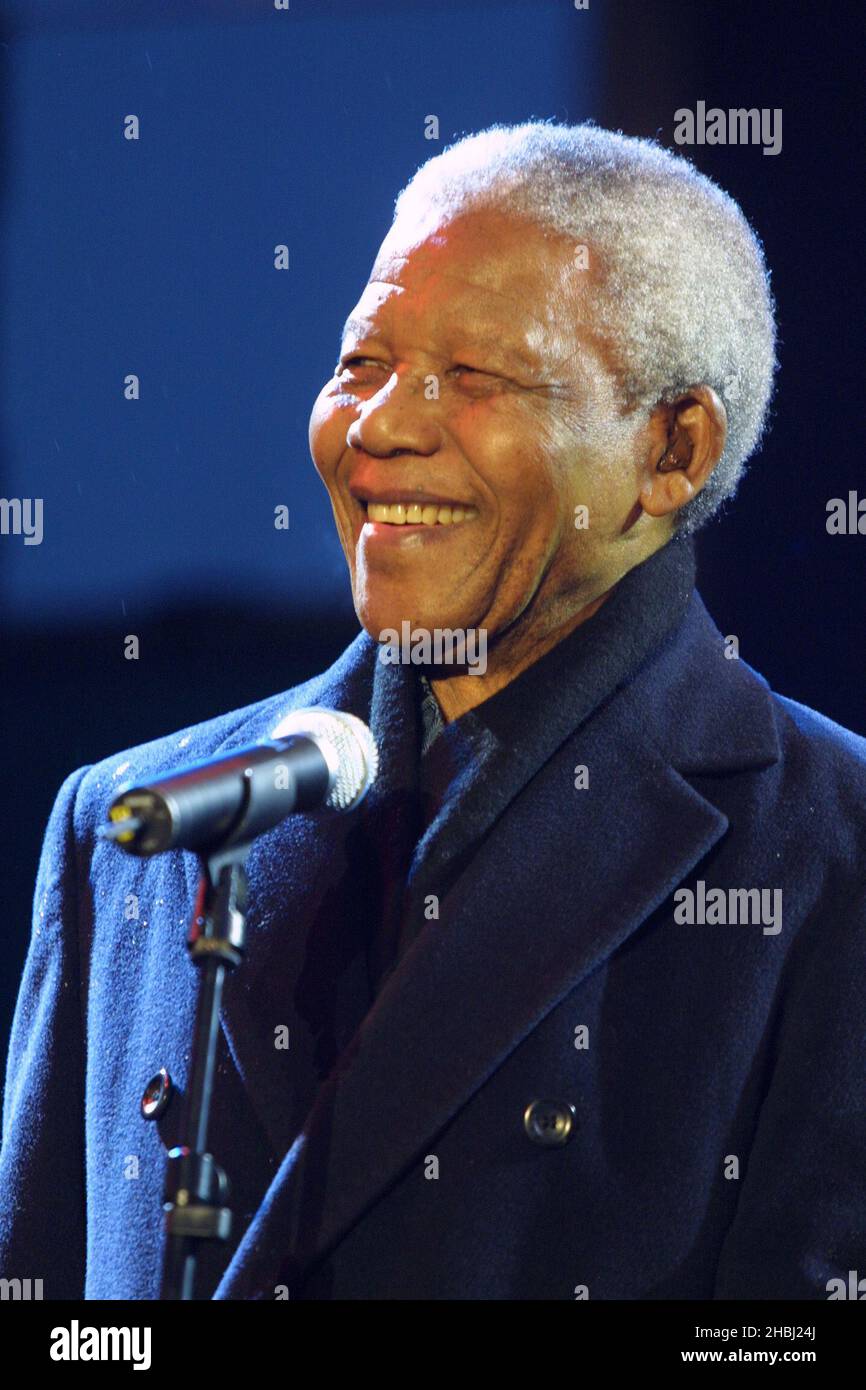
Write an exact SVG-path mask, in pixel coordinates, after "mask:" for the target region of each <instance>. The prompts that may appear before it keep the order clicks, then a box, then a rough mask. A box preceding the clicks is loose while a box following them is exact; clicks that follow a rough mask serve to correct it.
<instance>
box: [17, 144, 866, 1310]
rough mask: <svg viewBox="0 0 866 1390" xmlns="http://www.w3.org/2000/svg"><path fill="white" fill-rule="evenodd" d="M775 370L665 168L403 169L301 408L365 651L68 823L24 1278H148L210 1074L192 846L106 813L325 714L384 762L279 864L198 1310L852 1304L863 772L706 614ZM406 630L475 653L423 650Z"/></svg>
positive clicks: (226, 1116)
mask: <svg viewBox="0 0 866 1390" xmlns="http://www.w3.org/2000/svg"><path fill="white" fill-rule="evenodd" d="M774 359H775V354H774V327H773V312H772V302H771V298H770V293H769V288H768V279H767V274H766V270H765V267H764V264H763V259H762V254H761V250H760V246H759V243H758V241H757V240H756V238H755V236H754V235H753V233H752V232H751V231H750V229H749V227H748V225H747V223H746V221H745V220H744V218H743V216H742V214H741V213H740V211H739V210H738V208H737V207H736V205H735V204H734V203H733V202H732V201H731V200H730V199H729V198H728V197H726V196H725V195H724V194H723V193H722V192H720V190H719V189H718V188H716V187H715V186H714V185H713V184H712V183H710V181H709V180H707V179H706V178H704V177H702V176H701V175H700V174H698V173H697V172H696V171H695V170H694V169H693V168H692V167H691V165H689V164H688V163H686V162H685V161H684V160H682V159H680V158H677V157H675V156H673V155H671V154H669V153H667V152H666V151H664V150H663V149H661V148H659V147H658V146H656V145H654V144H651V143H647V142H643V141H639V140H634V139H629V138H626V137H623V136H621V135H614V134H610V133H608V132H605V131H603V130H600V129H597V128H594V127H589V126H580V127H575V128H568V127H562V126H556V125H552V124H545V123H541V124H530V125H525V126H519V127H514V128H499V127H497V128H493V129H491V130H490V131H486V132H483V133H482V134H480V135H476V136H472V137H469V138H467V139H465V140H462V141H460V142H459V143H457V144H456V145H454V146H452V147H451V148H450V149H448V150H446V151H445V152H444V153H443V154H441V155H439V156H438V157H437V158H434V159H432V160H431V161H429V163H427V164H426V165H425V166H424V167H423V168H422V169H421V170H420V171H419V172H418V174H417V175H416V176H415V178H414V179H413V180H412V181H411V183H410V184H409V185H408V187H407V188H406V189H405V190H404V191H403V193H402V194H401V196H400V198H399V200H398V202H397V207H396V214H395V218H394V222H393V225H392V227H391V229H390V231H389V232H388V235H387V236H386V238H385V241H384V243H383V245H382V247H381V249H380V251H379V253H378V256H377V257H376V262H375V265H374V267H373V270H372V272H371V274H370V278H369V281H368V283H367V285H366V287H365V288H364V290H363V293H362V294H361V297H360V299H359V301H358V303H357V304H356V306H355V308H354V309H353V310H352V313H351V315H350V317H349V319H348V321H347V323H346V327H345V331H344V335H343V342H342V347H341V353H340V360H339V363H338V365H337V367H336V368H335V371H334V374H333V376H332V378H331V379H330V381H329V382H328V383H327V384H326V386H325V387H324V389H323V391H322V392H321V394H320V396H319V398H318V400H317V402H316V404H315V407H314V410H313V415H312V420H311V427H310V442H311V449H312V454H313V458H314V461H315V464H316V467H317V469H318V471H319V473H320V475H321V477H322V479H323V481H324V483H325V485H326V487H327V489H328V492H329V494H330V498H331V502H332V505H333V510H334V516H335V519H336V524H337V527H338V530H339V534H340V539H341V541H342V544H343V548H344V550H345V553H346V558H347V561H348V564H349V569H350V572H351V578H352V586H353V591H354V597H355V604H356V608H357V612H358V616H359V619H360V622H361V624H362V627H363V629H364V630H363V632H362V633H361V634H360V635H359V636H358V638H357V640H356V641H355V642H354V643H353V644H352V646H351V647H350V648H349V649H348V651H346V652H345V653H344V654H343V656H342V657H341V658H340V659H339V661H338V662H337V663H336V664H335V666H334V667H333V668H332V669H331V670H329V671H327V672H326V673H325V674H324V675H322V676H320V677H318V678H316V679H314V680H312V681H310V682H309V683H308V684H306V685H304V686H301V687H300V688H298V689H295V690H292V691H289V692H288V693H287V694H282V695H279V696H277V697H275V698H272V699H267V700H265V701H262V702H261V703H260V704H257V705H255V706H253V707H251V708H248V709H244V710H240V711H236V712H235V713H233V714H230V715H226V716H224V717H222V718H219V719H215V720H211V721H209V722H207V723H204V724H201V725H198V726H197V727H195V728H193V729H189V730H185V731H183V734H182V736H181V735H178V734H175V735H172V736H170V737H167V738H164V739H160V740H158V741H156V742H155V743H151V744H147V745H144V746H142V747H138V748H134V749H132V750H131V751H128V752H126V753H123V754H122V755H119V756H118V757H116V758H112V759H108V760H106V761H105V762H103V763H99V764H97V765H95V766H94V767H92V768H90V769H82V770H81V771H79V772H77V773H75V774H73V775H72V776H71V777H70V778H69V779H68V780H67V781H66V783H65V784H64V786H63V788H62V790H61V792H60V795H59V798H58V800H57V803H56V806H55V808H54V811H53V813H52V817H51V821H50V824H49V828H48V832H47V837H46V842H45V847H44V851H43V858H42V862H41V867H40V874H39V881H38V884H37V891H36V901H35V926H34V934H33V938H32V944H31V948H30V954H29V957H28V962H27V967H26V972H25V976H24V980H23V983H22V988H21V995H20V1001H19V1007H18V1012H17V1016H16V1022H15V1028H14V1034H13V1039H12V1046H11V1052H10V1058H9V1069H8V1083H7V1089H6V1097H5V1142H4V1147H3V1151H2V1173H0V1204H2V1214H0V1249H2V1270H0V1272H2V1274H3V1275H5V1276H7V1277H20V1278H26V1277H31V1278H42V1279H43V1280H44V1287H45V1293H46V1296H53V1297H59V1298H80V1297H82V1296H87V1297H92V1298H152V1297H155V1296H156V1295H157V1293H158V1291H159V1287H160V1285H159V1279H160V1260H161V1247H162V1232H161V1227H160V1220H159V1208H160V1199H161V1192H162V1182H163V1170H164V1166H165V1148H166V1146H168V1145H170V1144H171V1143H172V1142H173V1139H174V1137H175V1136H176V1123H177V1118H176V1117H177V1114H178V1110H179V1101H180V1096H179V1095H175V1097H174V1098H173V1099H171V1098H170V1099H169V1103H168V1105H167V1107H166V1109H165V1110H164V1112H163V1113H162V1114H161V1115H160V1117H159V1118H158V1119H157V1120H156V1122H155V1123H150V1124H148V1123H147V1122H146V1121H145V1120H143V1119H142V1117H141V1112H140V1104H139V1103H140V1099H141V1096H142V1091H143V1089H144V1087H145V1086H146V1084H147V1082H148V1080H149V1078H150V1077H151V1076H152V1075H153V1074H154V1073H156V1072H157V1071H158V1070H159V1069H160V1068H165V1070H166V1072H167V1073H168V1075H169V1077H170V1078H171V1086H172V1088H173V1091H174V1092H175V1093H181V1094H182V1093H183V1090H184V1086H185V1084H186V1081H187V1077H188V1071H187V1066H188V1053H189V1036H190V1023H191V1018H192V1012H193V1003H194V995H195V984H196V981H195V978H194V971H193V968H192V966H191V965H190V964H189V962H188V961H187V960H186V958H185V955H184V930H183V928H184V923H185V921H186V919H187V917H188V914H189V911H190V905H191V902H192V898H193V893H194V889H195V881H196V862H195V860H194V859H193V858H192V856H190V855H188V854H185V853H180V852H173V853H167V854H164V855H160V856H157V857H156V858H154V859H151V860H147V861H145V860H141V859H131V858H129V857H126V856H123V855H121V854H119V853H118V851H117V850H116V849H115V848H114V847H112V846H110V845H107V844H105V843H102V842H99V841H97V840H96V839H95V830H96V828H97V826H98V825H99V823H100V822H101V821H102V820H104V818H105V813H106V807H107V804H108V802H109V801H110V799H111V796H112V794H113V792H114V791H115V790H116V788H117V786H118V779H119V777H120V776H121V775H122V776H123V778H124V779H129V778H134V779H135V780H136V781H139V782H140V781H143V780H145V779H147V778H148V777H153V776H154V775H156V774H158V773H162V772H165V771H167V770H169V769H170V768H172V767H176V766H178V765H180V764H185V763H188V762H190V761H193V760H195V759H199V758H207V757H211V756H214V755H216V754H217V753H220V752H224V751H228V750H230V749H232V748H235V747H241V746H243V745H246V744H249V743H250V742H253V741H255V740H257V739H259V738H265V737H267V736H268V735H269V734H270V733H271V732H272V731H273V729H274V728H275V726H276V725H278V723H279V722H280V720H281V719H282V717H283V716H284V715H285V714H286V712H287V711H289V710H291V709H296V708H303V707H306V706H312V705H322V706H327V707H333V708H336V709H341V710H345V711H348V712H351V713H353V714H355V715H357V716H359V717H360V718H362V719H363V720H365V721H366V722H367V723H369V724H370V726H371V728H372V730H373V733H374V736H375V738H376V740H377V743H378V745H379V752H380V763H381V771H380V775H379V778H378V780H377V782H376V784H375V785H374V787H373V789H372V790H371V792H370V794H369V796H368V797H367V799H366V801H365V802H364V803H363V805H362V806H361V807H360V809H359V810H357V811H356V812H355V813H353V814H350V815H347V816H344V817H334V818H332V819H330V820H329V819H327V818H325V817H322V816H317V815H294V816H290V817H288V818H287V819H285V820H284V821H282V822H281V823H280V824H279V825H277V826H276V827H275V828H274V829H272V830H271V831H269V832H268V833H267V834H265V835H263V836H261V837H260V839H259V840H257V841H256V843H255V845H254V847H253V850H252V853H251V856H250V865H249V870H250V906H249V945H248V952H247V957H246V959H245V961H244V963H243V964H242V966H241V968H240V970H239V971H238V972H237V974H236V975H235V976H233V977H232V979H231V980H230V982H229V986H228V989H227V992H226V998H225V1006H224V1009H223V1013H222V1017H221V1033H220V1040H219V1049H220V1050H219V1056H218V1067H217V1076H216V1092H215V1097H214V1114H213V1122H212V1128H211V1148H212V1151H213V1153H214V1155H215V1156H216V1158H217V1159H218V1161H219V1162H220V1163H221V1164H222V1165H223V1166H224V1167H225V1168H226V1169H227V1170H228V1172H229V1173H230V1175H231V1177H232V1179H233V1183H234V1203H233V1205H234V1209H235V1213H236V1223H235V1230H234V1233H233V1235H232V1238H231V1240H230V1242H229V1244H228V1246H227V1247H225V1246H219V1245H215V1246H213V1247H212V1248H211V1250H210V1252H209V1254H208V1257H207V1259H206V1260H205V1261H204V1262H203V1269H202V1278H201V1282H200V1290H199V1291H200V1294H201V1295H202V1296H205V1297H209V1296H214V1297H216V1298H220V1299H222V1298H227V1299H238V1298H257V1299H280V1298H285V1297H290V1298H292V1299H332V1298H333V1299H392V1298H399V1299H404V1298H417V1299H428V1298H466V1299H547V1298H551V1299H574V1298H590V1299H684V1298H685V1299H698V1298H717V1299H727V1298H759V1299H761V1298H764V1299H773V1298H780V1297H791V1298H802V1299H825V1298H828V1297H833V1296H836V1292H835V1291H836V1290H837V1289H838V1288H839V1287H842V1285H843V1284H844V1285H845V1287H846V1288H847V1286H848V1282H849V1281H850V1271H852V1270H853V1271H861V1272H862V1273H863V1274H866V1123H864V1101H863V1076H864V1067H866V1047H864V1025H863V1017H864V998H863V983H862V982H863V979H864V946H866V921H864V894H863V873H862V854H863V842H864V815H863V809H862V808H863V800H864V794H866V744H864V741H863V740H862V739H859V738H857V737H855V736H854V735H853V734H851V733H848V732H847V731H845V730H844V729H841V728H839V727H837V726H836V725H834V724H832V723H830V722H829V721H828V720H826V719H824V718H822V717H821V716H820V715H818V714H815V713H813V712H812V711H810V710H808V709H805V708H804V707H802V706H800V705H797V704H795V703H793V702H792V701H790V700H787V699H784V698H781V697H780V696H777V695H774V694H773V693H772V692H771V691H770V690H769V689H768V687H767V685H766V683H765V682H764V681H763V679H762V678H761V677H760V676H759V675H757V674H756V673H755V672H754V671H753V670H751V669H750V668H749V667H748V666H747V665H746V664H745V662H744V661H742V660H739V659H737V653H736V650H735V648H734V647H733V645H732V644H731V643H730V642H727V641H726V640H725V639H723V637H722V635H721V634H720V632H719V631H718V630H717V628H716V627H715V625H714V624H713V622H712V620H711V618H710V617H709V615H708V614H707V611H706V609H705V608H704V606H703V604H702V602H701V600H700V598H699V596H698V595H697V593H696V592H695V590H694V550H693V546H694V542H693V540H692V535H693V533H694V532H695V531H696V530H697V529H698V528H699V527H700V526H702V525H703V524H704V523H705V522H706V521H707V520H708V519H709V518H710V517H711V516H712V515H713V514H714V513H715V512H716V511H717V510H718V508H719V507H720V505H721V504H722V502H723V501H724V500H725V499H726V498H729V497H730V496H731V495H732V494H733V493H734V491H735V489H736V486H737V483H738V480H739V477H740V474H741V471H742V468H743V465H744V461H745V460H746V458H747V457H748V456H749V454H750V453H751V451H752V450H753V449H754V447H755V445H756V443H757V441H758V439H759V437H760V433H761V429H762V425H763V421H764V417H765V412H766V409H767V403H768V399H769V396H770V391H771V384H772V377H773V370H774V365H775V360H774ZM783 486H784V480H780V487H783ZM406 624H408V625H410V628H411V633H412V634H413V635H414V634H418V633H420V634H422V636H423V635H424V634H426V635H427V636H431V635H435V634H437V633H438V634H440V635H442V634H444V633H448V634H450V636H451V637H453V635H454V634H455V633H457V634H462V635H463V637H464V638H466V639H467V642H466V643H465V644H464V646H463V649H462V657H460V659H458V660H457V661H456V662H450V661H449V655H450V653H449V651H448V649H447V647H443V646H442V645H441V644H440V646H439V647H438V648H436V647H435V644H434V645H431V646H430V647H429V649H428V650H429V651H430V652H433V651H436V652H438V655H437V656H436V658H435V660H431V662H430V664H428V665H426V666H424V667H422V666H420V665H418V664H416V662H415V660H411V659H410V660H406V659H401V658H405V655H406V653H405V651H404V650H403V647H402V644H401V645H400V646H399V647H398V646H395V644H394V642H393V638H392V637H390V636H387V634H394V633H401V632H403V631H404V625H406ZM470 633H471V634H474V635H475V639H476V641H475V645H474V646H472V647H471V648H470V646H469V645H468V635H469V634H470ZM482 639H483V640H482ZM431 641H432V637H431ZM389 643H390V647H389V645H388V644H389ZM479 643H480V645H479ZM412 650H413V653H415V654H417V651H418V650H420V651H421V652H422V653H423V651H424V650H425V648H424V646H423V642H422V644H421V646H420V648H416V647H414V646H413V648H412ZM470 650H471V651H472V652H473V653H474V654H475V656H476V657H477V656H479V655H480V654H481V653H483V657H484V659H483V660H475V661H472V662H470V661H469V660H468V657H467V653H468V652H469V651H470ZM458 656H459V653H458ZM383 657H386V658H387V659H384V660H383V659H382V658H383ZM130 903H134V904H135V905H136V909H137V915H135V914H133V915H132V916H131V915H130V910H129V904H130ZM286 1040H288V1045H286ZM167 1094H168V1092H167Z"/></svg>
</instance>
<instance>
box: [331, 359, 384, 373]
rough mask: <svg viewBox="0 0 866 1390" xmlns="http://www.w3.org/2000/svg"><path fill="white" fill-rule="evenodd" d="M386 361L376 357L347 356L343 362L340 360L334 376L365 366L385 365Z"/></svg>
mask: <svg viewBox="0 0 866 1390" xmlns="http://www.w3.org/2000/svg"><path fill="white" fill-rule="evenodd" d="M383 366H384V363H382V362H379V361H377V359H376V358H375V357H346V358H345V359H344V360H343V361H342V362H338V363H337V365H336V367H335V368H334V376H346V375H347V374H348V373H350V372H353V371H355V370H357V369H358V368H364V367H379V368H381V367H383Z"/></svg>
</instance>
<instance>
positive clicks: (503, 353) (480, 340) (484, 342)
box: [340, 315, 541, 372]
mask: <svg viewBox="0 0 866 1390" xmlns="http://www.w3.org/2000/svg"><path fill="white" fill-rule="evenodd" d="M378 337H381V331H380V330H379V329H378V328H377V327H376V325H375V323H374V322H373V321H372V320H371V319H369V318H356V317H354V316H353V315H350V316H349V318H347V319H346V322H345V324H344V325H343V332H342V334H341V337H340V343H341V344H342V343H344V342H345V341H346V339H347V338H356V339H359V340H363V339H365V338H367V339H373V338H378ZM463 345H464V347H465V348H466V349H471V350H472V351H474V352H480V353H490V354H491V356H492V357H494V358H495V359H496V360H498V361H514V362H518V363H520V365H521V366H523V367H525V368H526V369H527V371H531V372H537V371H538V370H539V367H540V365H541V364H540V362H539V360H538V357H537V355H536V354H535V353H533V352H532V351H531V350H529V349H526V348H524V347H522V346H521V344H520V343H518V342H516V341H511V342H509V341H508V340H507V339H506V338H504V337H503V336H502V334H501V333H496V332H485V333H477V332H476V333H471V334H469V335H465V336H464V338H463Z"/></svg>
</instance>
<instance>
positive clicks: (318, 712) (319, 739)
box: [98, 709, 379, 857]
mask: <svg viewBox="0 0 866 1390" xmlns="http://www.w3.org/2000/svg"><path fill="white" fill-rule="evenodd" d="M378 770H379V754H378V750H377V748H376V743H375V740H374V738H373V735H372V734H371V733H370V730H369V729H368V728H367V725H366V724H364V723H363V721H362V720H360V719H357V718H356V717H355V715H353V714H345V713H344V712H343V711H342V710H329V709H300V710H295V711H294V712H293V713H292V714H287V715H286V716H285V718H284V719H282V720H281V721H280V723H279V724H278V725H277V727H276V728H275V729H274V731H273V733H272V734H271V736H270V739H269V740H266V741H263V742H261V743H253V744H249V745H248V746H247V747H245V748H236V749H235V750H234V751H233V752H231V753H228V754H226V755H225V756H224V757H220V758H207V759H205V760H204V761H202V762H198V763H191V764H190V765H189V766H187V767H182V768H179V769H178V770H177V771H175V772H170V773H169V774H168V775H167V776H165V777H158V778H156V779H155V780H154V781H152V782H147V783H145V784H142V785H140V786H134V785H129V784H128V785H127V786H126V787H125V788H122V789H121V791H120V793H119V794H118V795H117V796H116V797H115V799H114V801H112V803H111V805H110V807H109V809H108V817H109V819H108V823H107V824H106V825H104V826H102V827H101V828H100V830H99V831H98V834H99V835H100V836H101V838H103V839H107V840H113V841H114V843H115V844H117V845H119V846H120V848H121V849H123V850H125V851H126V853H127V854H135V855H139V856H142V857H147V856H149V855H152V854H161V853H162V852H163V851H164V850H168V849H188V850H194V851H196V852H198V853H202V852H211V853H213V852H214V851H216V850H217V849H222V848H224V847H227V846H229V845H242V844H246V843H247V841H249V840H252V839H253V838H254V837H255V836H256V835H261V834H263V833H264V831H266V830H270V829H271V827H272V826H274V825H276V824H277V823H278V822H279V821H281V820H283V819H284V818H285V817H286V816H287V815H289V814H291V812H292V811H317V810H320V809H322V808H323V807H329V808H330V809H331V810H334V811H351V810H354V808H355V807H356V806H358V805H359V804H360V802H361V801H362V800H363V798H364V797H365V796H366V794H367V792H368V790H369V788H370V787H371V786H372V785H373V782H374V781H375V780H376V774H377V773H378Z"/></svg>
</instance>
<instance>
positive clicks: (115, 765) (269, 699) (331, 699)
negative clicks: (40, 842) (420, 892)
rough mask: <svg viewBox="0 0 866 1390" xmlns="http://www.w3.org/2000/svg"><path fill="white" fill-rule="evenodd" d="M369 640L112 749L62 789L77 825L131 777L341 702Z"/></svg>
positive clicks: (92, 820)
mask: <svg viewBox="0 0 866 1390" xmlns="http://www.w3.org/2000/svg"><path fill="white" fill-rule="evenodd" d="M369 645H371V644H370V643H369V639H368V638H366V637H365V635H364V634H363V633H361V634H360V635H359V637H358V638H356V639H355V641H354V642H352V643H351V644H350V646H349V647H347V648H346V650H345V651H344V652H343V653H342V655H341V656H340V657H339V658H338V660H337V661H336V662H335V663H334V665H333V666H331V667H330V668H329V669H328V670H327V671H324V672H322V673H321V674H319V675H317V676H313V677H312V678H311V679H310V680H307V681H304V682H302V683H301V684H300V685H296V686H292V687H290V688H289V689H288V690H284V691H281V692H280V693H278V694H276V695H269V696H266V697H265V698H264V699H263V700H257V701H255V702H254V703H253V704H250V705H244V706H242V707H241V708H239V709H234V710H230V711H229V712H228V713H225V714H219V715H216V716H214V717H213V718H211V719H205V720H202V721H201V722H200V723H197V724H191V725H189V726H187V727H186V728H180V729H175V730H173V731H172V732H171V733H168V734H163V735H161V736H160V737H159V738H155V739H150V740H148V741H147V742H145V743H139V744H135V745H133V746H131V747H129V748H124V749H121V750H120V751H119V752H116V753H112V754H111V755H110V756H109V757H107V758H102V759H100V760H99V761H98V762H95V763H93V764H91V765H90V766H89V767H86V768H80V769H79V770H78V771H77V772H75V773H72V774H71V776H70V777H68V778H67V779H66V782H65V783H64V785H63V789H62V790H66V789H69V791H73V789H74V792H75V793H77V795H76V796H75V800H76V815H75V820H76V828H77V829H78V830H79V831H84V830H86V829H91V830H92V829H93V828H94V827H95V825H96V824H100V823H101V822H102V821H103V820H104V818H105V811H106V809H107V806H108V804H109V802H110V801H111V799H112V798H113V797H114V796H115V795H116V793H117V792H118V791H119V790H120V788H121V787H123V786H126V785H129V784H130V783H131V782H133V781H134V782H140V781H142V780H145V779H147V778H153V777H157V776H161V775H163V774H164V773H168V772H172V771H176V770H178V769H180V768H182V767H186V766H188V765H189V764H191V763H197V762H200V761H202V760H203V759H206V758H211V757H214V756H216V755H217V754H218V753H219V752H221V751H222V750H225V751H226V752H228V751H229V750H230V749H231V748H240V747H243V746H244V745H245V744H247V743H257V742H259V741H260V740H262V739H266V738H268V736H269V735H270V733H271V731H272V730H273V729H274V727H275V726H276V725H277V723H278V722H279V721H280V719H281V718H282V717H283V715H284V714H287V713H288V712H289V711H291V710H295V709H304V708H305V707H308V706H314V705H325V706H328V705H334V706H337V707H341V706H344V705H345V704H346V702H348V701H349V700H350V699H351V698H352V693H353V687H355V686H356V685H357V683H358V681H359V680H361V681H362V680H363V679H364V674H365V670H366V668H367V666H368V661H367V658H368V656H369V653H368V650H367V648H368V646H369Z"/></svg>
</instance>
